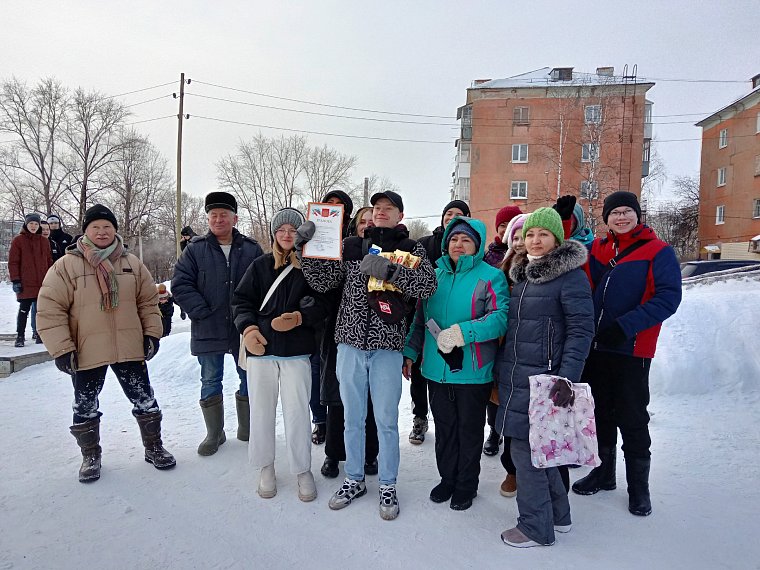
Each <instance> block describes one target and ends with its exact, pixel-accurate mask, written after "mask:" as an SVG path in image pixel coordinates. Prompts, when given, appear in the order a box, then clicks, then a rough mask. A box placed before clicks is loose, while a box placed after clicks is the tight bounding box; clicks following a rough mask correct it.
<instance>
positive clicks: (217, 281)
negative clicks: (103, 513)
mask: <svg viewBox="0 0 760 570" xmlns="http://www.w3.org/2000/svg"><path fill="white" fill-rule="evenodd" d="M323 202H325V203H330V204H340V205H342V206H343V212H344V219H343V244H342V255H341V258H340V259H323V258H316V257H312V256H309V255H304V251H303V248H304V246H305V245H306V244H308V242H309V241H310V240H311V239H312V238H313V236H314V234H315V231H316V227H315V225H314V223H313V222H311V221H307V220H305V218H304V216H303V214H302V213H301V212H299V211H298V210H296V209H293V208H284V209H282V210H280V211H278V212H276V213H275V214H274V215H273V216H272V218H271V223H270V227H269V234H270V235H269V238H270V240H271V252H270V253H266V254H264V253H263V250H262V248H261V246H260V245H259V244H258V243H257V242H256V240H254V239H253V238H250V237H247V236H244V235H243V234H241V233H240V232H239V231H238V230H237V229H236V227H235V226H236V224H237V202H236V200H235V198H234V196H232V195H231V194H228V193H226V192H212V193H210V194H209V195H208V196H206V200H205V209H206V213H207V219H208V232H207V233H206V234H205V235H201V236H196V235H190V236H188V239H186V240H183V241H184V243H183V252H182V255H181V256H180V258H179V260H178V261H177V264H176V266H175V274H174V277H173V279H172V283H171V293H172V295H173V297H174V300H175V301H176V303H177V304H178V305H179V306H180V307H181V310H182V311H183V313H187V315H188V316H189V318H190V320H191V346H190V349H191V353H192V354H193V355H195V356H196V357H197V358H198V362H199V364H200V375H201V378H200V380H201V389H200V401H199V404H200V409H201V412H202V415H203V419H204V422H205V426H206V435H205V438H204V439H203V441H202V442H201V443H200V445H199V447H198V453H199V454H200V455H203V456H210V455H213V454H215V453H216V452H217V451H218V450H219V448H220V446H221V445H222V444H224V442H225V440H226V435H225V430H224V394H223V386H222V379H223V374H224V361H225V355H228V354H229V355H231V357H232V358H233V361H234V365H235V367H236V370H237V375H238V379H239V386H237V389H236V391H235V408H236V412H237V420H238V421H237V424H238V425H237V438H238V439H239V440H242V441H247V442H248V450H249V459H250V462H251V464H252V465H253V467H254V468H255V469H256V471H257V474H258V483H257V492H258V494H259V495H260V496H261V497H262V498H271V497H274V496H275V495H276V493H277V475H276V473H275V468H274V464H275V450H276V447H277V446H276V438H275V426H276V408H277V404H278V400H279V401H280V403H281V405H282V417H283V422H284V427H285V439H286V446H285V447H286V455H287V458H288V465H289V470H290V472H291V473H292V474H293V475H295V476H296V478H297V487H298V496H299V498H300V499H301V500H302V501H312V500H314V499H316V497H317V487H316V484H315V481H314V477H313V474H312V466H311V450H312V443H321V442H322V441H324V442H325V461H324V464H323V465H322V468H321V473H322V474H323V475H324V476H325V477H328V478H332V477H337V476H338V474H339V472H340V465H339V464H340V462H341V461H345V465H344V473H345V478H344V480H343V482H342V484H341V485H340V487H339V488H338V489H337V490H336V491H335V492H334V493H333V494H332V496H331V497H330V499H329V501H328V506H329V507H330V508H331V509H333V510H339V509H343V508H345V507H348V506H349V505H350V504H351V503H352V502H353V501H354V500H357V499H359V498H360V497H362V496H364V495H365V494H366V493H367V482H366V476H367V475H373V474H377V475H378V488H377V492H378V500H379V514H380V516H381V517H382V518H383V519H386V520H392V519H395V518H396V517H397V516H398V514H399V501H398V495H397V489H396V483H397V477H398V474H399V462H400V453H399V432H398V410H399V403H400V399H401V395H402V388H403V379H402V375H403V376H404V377H406V378H407V379H410V380H411V392H412V397H413V405H414V410H413V413H414V424H413V429H412V433H411V434H410V436H409V440H410V442H412V443H422V441H424V435H425V432H426V431H427V427H428V424H427V422H428V418H427V415H428V403H429V409H430V410H431V412H432V418H433V421H434V423H435V455H436V464H437V468H438V475H439V481H438V482H437V484H435V485H434V486H433V487H432V490H431V491H430V499H431V501H433V502H435V503H444V502H448V503H449V506H450V508H452V509H454V510H466V509H468V508H470V507H471V506H472V504H473V500H474V499H475V497H476V496H477V492H478V485H479V475H480V461H481V453H485V454H486V455H496V454H497V453H498V452H499V449H500V443H501V441H502V440H503V441H504V451H503V453H502V455H501V460H502V464H503V465H504V467H505V470H506V477H505V480H504V482H503V483H502V484H501V489H500V491H501V494H502V495H504V496H515V494H516V496H517V506H518V510H519V517H518V519H517V524H516V525H515V526H514V527H513V528H510V529H509V530H506V531H504V533H502V540H503V541H504V542H505V543H506V544H508V545H510V546H516V547H528V546H537V545H550V544H553V543H554V538H555V532H569V531H570V529H571V526H572V523H571V515H570V505H569V501H568V492H569V490H570V488H571V487H570V481H569V475H568V471H567V468H566V467H562V468H556V467H551V468H543V469H542V468H537V467H534V466H533V464H532V462H531V449H530V444H529V441H528V434H529V429H530V427H529V420H528V408H529V404H530V384H529V377H530V376H534V375H538V374H552V375H555V376H559V377H563V378H566V379H567V380H569V381H570V383H572V382H588V383H590V385H591V389H592V393H593V395H594V398H595V402H596V410H595V413H596V426H597V437H598V445H599V458H600V460H601V465H600V466H599V467H597V468H595V469H593V470H592V471H591V472H590V473H589V474H588V475H586V476H585V477H583V478H581V479H579V480H577V481H575V483H574V484H573V485H572V490H573V491H574V492H576V493H578V494H581V495H590V494H594V493H596V492H598V491H600V490H611V489H615V487H616V472H615V467H616V453H615V450H616V445H617V431H618V429H619V430H620V432H621V436H622V439H623V452H624V455H625V463H626V478H627V482H628V494H629V510H630V512H631V513H633V514H636V515H642V516H646V515H648V514H650V513H651V500H650V495H649V486H648V481H649V466H650V443H651V441H650V438H649V431H648V421H649V416H648V413H647V405H648V403H649V388H648V374H649V366H650V363H651V359H652V357H653V356H654V351H655V345H656V341H657V335H658V333H659V330H660V326H661V324H662V322H663V321H664V320H665V319H667V318H668V317H669V316H670V315H672V314H673V313H674V312H675V311H676V309H677V307H678V304H679V302H680V298H681V289H680V272H679V267H678V262H677V260H676V257H675V254H674V252H673V250H672V248H670V247H669V246H668V245H667V244H665V243H664V242H662V241H661V240H659V239H657V238H656V236H655V234H654V232H653V231H652V230H651V229H650V228H648V227H647V226H646V225H644V224H642V223H641V209H640V207H639V203H638V200H637V198H636V196H635V195H634V194H632V193H629V192H615V193H613V194H611V195H609V196H608V197H607V198H606V199H605V201H604V206H603V210H602V217H603V220H604V222H605V224H606V225H607V227H608V228H609V231H608V233H607V234H606V235H605V236H603V237H599V238H594V236H593V233H592V232H591V231H590V230H589V229H588V228H587V227H586V226H585V223H584V215H583V209H582V208H581V207H580V205H578V204H576V201H575V198H574V197H572V196H563V197H561V198H559V199H558V200H557V203H556V204H554V206H553V207H551V208H548V207H547V208H539V209H537V210H535V211H534V212H532V213H523V212H521V211H520V210H519V208H517V207H515V206H508V207H505V208H503V209H501V210H500V211H499V212H498V214H497V216H496V227H495V229H496V237H495V239H494V240H493V242H491V243H488V237H487V229H486V227H485V225H484V224H483V223H482V222H481V221H479V220H476V219H473V218H471V217H470V216H469V214H470V211H469V207H468V206H467V204H466V203H465V202H462V201H459V200H455V201H452V202H450V203H449V204H447V205H446V207H445V208H444V210H443V215H442V219H441V226H440V227H439V228H436V230H435V231H434V232H433V234H432V235H431V236H429V237H427V238H423V239H421V240H419V241H415V240H413V239H411V238H410V237H409V232H408V230H407V229H406V227H405V226H404V224H403V219H404V203H403V199H402V197H401V196H400V195H398V194H397V193H395V192H392V191H385V192H379V193H376V194H374V195H373V196H372V197H371V200H370V203H371V206H370V207H366V208H361V209H359V211H358V212H356V214H354V213H353V204H352V203H351V200H350V198H349V197H348V196H347V195H346V194H344V193H343V192H331V193H329V194H327V195H326V196H324V197H323ZM27 231H29V232H31V229H29V230H27ZM82 231H83V234H84V235H83V236H82V237H80V238H79V239H78V240H76V242H75V244H74V245H72V246H70V247H69V248H68V249H67V251H66V253H67V255H65V256H63V258H62V259H60V260H59V261H58V262H56V263H55V265H53V268H52V269H51V270H50V271H48V272H47V275H46V276H45V278H44V281H43V282H42V288H41V289H40V293H39V297H38V302H39V315H38V331H39V333H40V335H41V337H42V339H43V341H44V342H45V346H46V348H48V350H49V351H50V353H51V354H52V355H53V356H54V357H55V358H56V365H57V366H58V367H59V368H60V369H61V370H62V371H64V372H66V373H68V374H71V376H72V380H73V384H74V392H75V399H74V422H73V425H72V427H71V432H72V434H74V435H75V437H76V438H77V442H78V443H79V445H80V447H81V448H82V455H83V462H82V466H81V468H80V474H79V476H80V480H81V481H85V482H86V481H92V480H95V479H97V478H98V477H99V475H100V455H101V450H100V446H99V431H98V429H99V419H100V412H99V410H98V399H97V396H98V394H99V392H100V390H101V389H102V385H103V379H104V377H105V371H106V368H107V367H108V366H111V367H112V369H113V370H114V372H115V373H116V376H117V378H118V379H119V381H120V382H121V385H122V388H123V389H124V392H125V394H126V395H127V397H128V398H129V399H130V400H131V401H132V403H133V405H134V407H133V414H134V415H135V417H136V419H137V422H138V424H139V426H140V429H141V432H142V436H143V442H144V444H145V448H146V451H145V459H146V461H149V462H151V463H153V464H154V466H155V467H157V468H159V469H164V468H168V467H172V466H173V465H174V458H173V457H172V456H171V454H170V453H169V452H168V451H166V450H165V449H164V448H163V446H162V443H161V412H160V409H159V407H158V403H157V402H156V400H155V398H154V395H153V391H152V389H151V387H150V383H149V380H148V372H147V367H146V364H145V362H146V361H147V360H149V359H150V358H151V357H152V356H153V355H155V353H156V351H157V350H158V348H159V338H160V337H161V336H162V335H163V334H164V333H165V332H168V331H167V330H166V326H162V324H161V312H160V311H159V307H160V306H161V305H160V304H159V298H161V296H162V295H167V294H168V292H166V291H163V290H159V289H157V288H156V286H155V284H154V283H153V282H152V278H151V277H150V274H149V273H148V271H147V269H146V268H145V267H144V266H143V265H142V263H141V262H140V261H139V260H137V259H136V258H135V257H134V256H132V255H131V254H129V253H127V252H126V251H125V250H124V248H123V245H122V242H121V238H120V237H119V236H118V234H117V233H116V231H117V224H116V219H115V217H114V216H113V213H111V212H110V210H108V209H107V208H105V207H104V206H100V205H98V206H94V207H93V208H91V209H90V210H88V211H87V215H86V216H85V222H84V224H83V228H82ZM31 233H33V232H31ZM184 233H185V232H184V230H183V234H184ZM402 259H403V260H404V261H401V260H402ZM80 283H81V284H83V285H84V286H78V285H79V284H80ZM90 283H91V286H90V287H87V285H88V284H90ZM369 284H372V285H373V286H372V287H369ZM159 287H161V286H159ZM35 293H36V292H35ZM165 298H166V297H165ZM164 304H165V303H164ZM570 383H565V382H557V383H556V384H555V385H554V388H553V389H552V393H551V398H552V400H553V402H554V404H555V405H557V406H568V405H571V403H572V401H573V390H572V388H571V384H570ZM317 406H323V407H324V408H325V409H323V411H321V412H319V413H317V410H316V409H315V408H316V407H317ZM318 420H319V421H318ZM312 422H313V423H315V425H316V426H317V427H315V428H314V430H312V428H311V424H312ZM485 425H488V426H490V429H489V435H488V437H487V439H486V441H485V445H484V441H483V436H484V426H485ZM319 426H322V428H321V429H320V428H319ZM315 436H319V437H315Z"/></svg>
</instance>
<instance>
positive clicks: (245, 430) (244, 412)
mask: <svg viewBox="0 0 760 570" xmlns="http://www.w3.org/2000/svg"><path fill="white" fill-rule="evenodd" d="M206 215H207V218H208V226H209V231H208V233H207V234H206V235H205V236H197V237H195V238H193V240H192V241H190V242H188V245H187V247H186V248H185V250H184V251H183V252H182V255H181V256H180V258H179V260H178V261H177V264H176V265H175V266H174V277H173V278H172V294H173V295H174V298H175V300H176V302H177V303H178V304H179V305H180V306H181V307H182V310H183V311H185V312H186V313H187V314H188V315H189V316H190V322H191V327H190V352H191V353H192V354H193V355H194V356H197V357H198V362H199V363H200V365H201V399H200V406H201V410H202V411H203V419H204V421H205V423H206V429H207V434H206V438H205V439H204V440H203V441H202V442H201V444H200V445H199V446H198V453H199V454H200V455H213V454H214V453H216V451H217V450H218V449H219V446H220V445H221V444H223V443H224V442H225V440H226V439H227V438H226V436H225V435H224V405H223V395H222V377H223V376H224V355H225V354H232V355H233V358H234V359H235V361H236V368H237V373H238V376H239V378H240V389H239V390H238V391H237V392H235V404H236V409H237V416H238V432H237V437H238V439H240V440H242V441H248V437H249V426H250V412H249V409H250V408H249V404H248V383H247V380H246V372H245V370H244V369H242V368H240V367H239V366H237V357H238V352H239V350H240V335H239V334H238V332H237V330H236V329H235V325H234V323H233V319H232V309H231V306H230V299H231V298H232V293H233V292H234V291H235V287H237V285H238V283H239V282H240V280H241V279H242V277H243V274H244V273H245V270H246V269H248V266H249V265H251V263H253V260H254V259H256V258H257V257H259V256H260V255H262V253H263V252H262V250H261V247H260V246H259V244H258V243H257V242H256V240H254V239H253V238H249V237H246V236H244V235H243V234H241V233H240V232H239V231H237V229H235V224H237V220H238V217H237V201H236V200H235V197H234V196H233V195H232V194H228V193H227V192H211V193H210V194H209V195H208V196H206Z"/></svg>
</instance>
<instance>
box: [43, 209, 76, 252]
mask: <svg viewBox="0 0 760 570" xmlns="http://www.w3.org/2000/svg"><path fill="white" fill-rule="evenodd" d="M47 222H48V224H50V237H49V238H48V239H49V240H50V241H51V242H54V243H55V247H53V246H51V249H52V251H53V263H55V262H56V261H58V260H59V259H60V258H61V257H62V256H63V255H64V254H65V253H66V248H67V247H69V246H70V245H71V244H72V243H74V238H73V237H71V234H67V233H66V232H64V231H63V224H62V223H61V218H59V217H58V216H56V215H55V214H50V215H49V216H48V218H47Z"/></svg>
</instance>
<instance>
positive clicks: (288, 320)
mask: <svg viewBox="0 0 760 570" xmlns="http://www.w3.org/2000/svg"><path fill="white" fill-rule="evenodd" d="M300 324H301V313H300V312H299V311H293V312H292V313H283V314H281V315H280V316H279V317H277V318H276V319H272V328H273V329H274V330H276V331H277V332H287V331H290V330H293V329H294V328H296V327H297V326H299V325H300Z"/></svg>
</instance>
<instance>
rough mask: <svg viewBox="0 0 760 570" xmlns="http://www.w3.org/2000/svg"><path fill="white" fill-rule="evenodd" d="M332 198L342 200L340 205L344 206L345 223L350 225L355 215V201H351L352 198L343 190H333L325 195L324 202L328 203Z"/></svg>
mask: <svg viewBox="0 0 760 570" xmlns="http://www.w3.org/2000/svg"><path fill="white" fill-rule="evenodd" d="M330 198H337V199H338V200H340V203H341V204H343V223H344V224H347V223H349V222H350V221H351V214H353V213H354V201H353V200H352V199H351V196H349V195H348V194H346V193H345V192H344V191H343V190H331V191H330V192H328V193H327V194H325V195H324V197H323V198H322V202H327V201H328V200H329V199H330Z"/></svg>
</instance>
